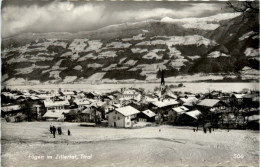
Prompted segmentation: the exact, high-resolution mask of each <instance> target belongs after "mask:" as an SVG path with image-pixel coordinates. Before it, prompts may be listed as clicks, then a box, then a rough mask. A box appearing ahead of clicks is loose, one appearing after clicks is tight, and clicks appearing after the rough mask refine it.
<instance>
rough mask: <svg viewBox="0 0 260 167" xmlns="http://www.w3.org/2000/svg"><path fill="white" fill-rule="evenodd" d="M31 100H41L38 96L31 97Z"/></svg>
mask: <svg viewBox="0 0 260 167" xmlns="http://www.w3.org/2000/svg"><path fill="white" fill-rule="evenodd" d="M30 99H32V100H39V99H40V98H39V97H37V96H30Z"/></svg>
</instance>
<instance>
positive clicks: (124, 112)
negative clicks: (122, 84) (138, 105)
mask: <svg viewBox="0 0 260 167" xmlns="http://www.w3.org/2000/svg"><path fill="white" fill-rule="evenodd" d="M115 110H116V111H117V112H119V113H121V114H122V115H124V116H130V115H133V114H137V113H140V111H139V110H137V109H135V108H134V107H132V106H125V107H121V108H116V109H115Z"/></svg>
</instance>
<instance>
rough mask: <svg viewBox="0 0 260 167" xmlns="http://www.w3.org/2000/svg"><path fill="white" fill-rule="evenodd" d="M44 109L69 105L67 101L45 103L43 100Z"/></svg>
mask: <svg viewBox="0 0 260 167" xmlns="http://www.w3.org/2000/svg"><path fill="white" fill-rule="evenodd" d="M43 103H44V106H45V107H56V106H66V105H70V103H69V102H68V101H47V100H45V101H44V102H43Z"/></svg>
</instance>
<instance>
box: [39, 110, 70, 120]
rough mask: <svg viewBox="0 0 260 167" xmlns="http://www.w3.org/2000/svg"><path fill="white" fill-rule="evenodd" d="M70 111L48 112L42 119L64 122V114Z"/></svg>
mask: <svg viewBox="0 0 260 167" xmlns="http://www.w3.org/2000/svg"><path fill="white" fill-rule="evenodd" d="M69 111H70V110H64V109H62V110H52V111H51V110H48V111H47V112H46V113H45V114H44V115H43V118H45V119H46V120H49V121H52V120H57V121H58V120H60V121H64V119H65V117H64V114H66V113H69Z"/></svg>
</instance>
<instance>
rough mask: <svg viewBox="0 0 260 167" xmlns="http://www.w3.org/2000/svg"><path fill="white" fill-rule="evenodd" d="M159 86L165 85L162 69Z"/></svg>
mask: <svg viewBox="0 0 260 167" xmlns="http://www.w3.org/2000/svg"><path fill="white" fill-rule="evenodd" d="M161 85H165V82H164V74H163V69H162V74H161Z"/></svg>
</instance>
